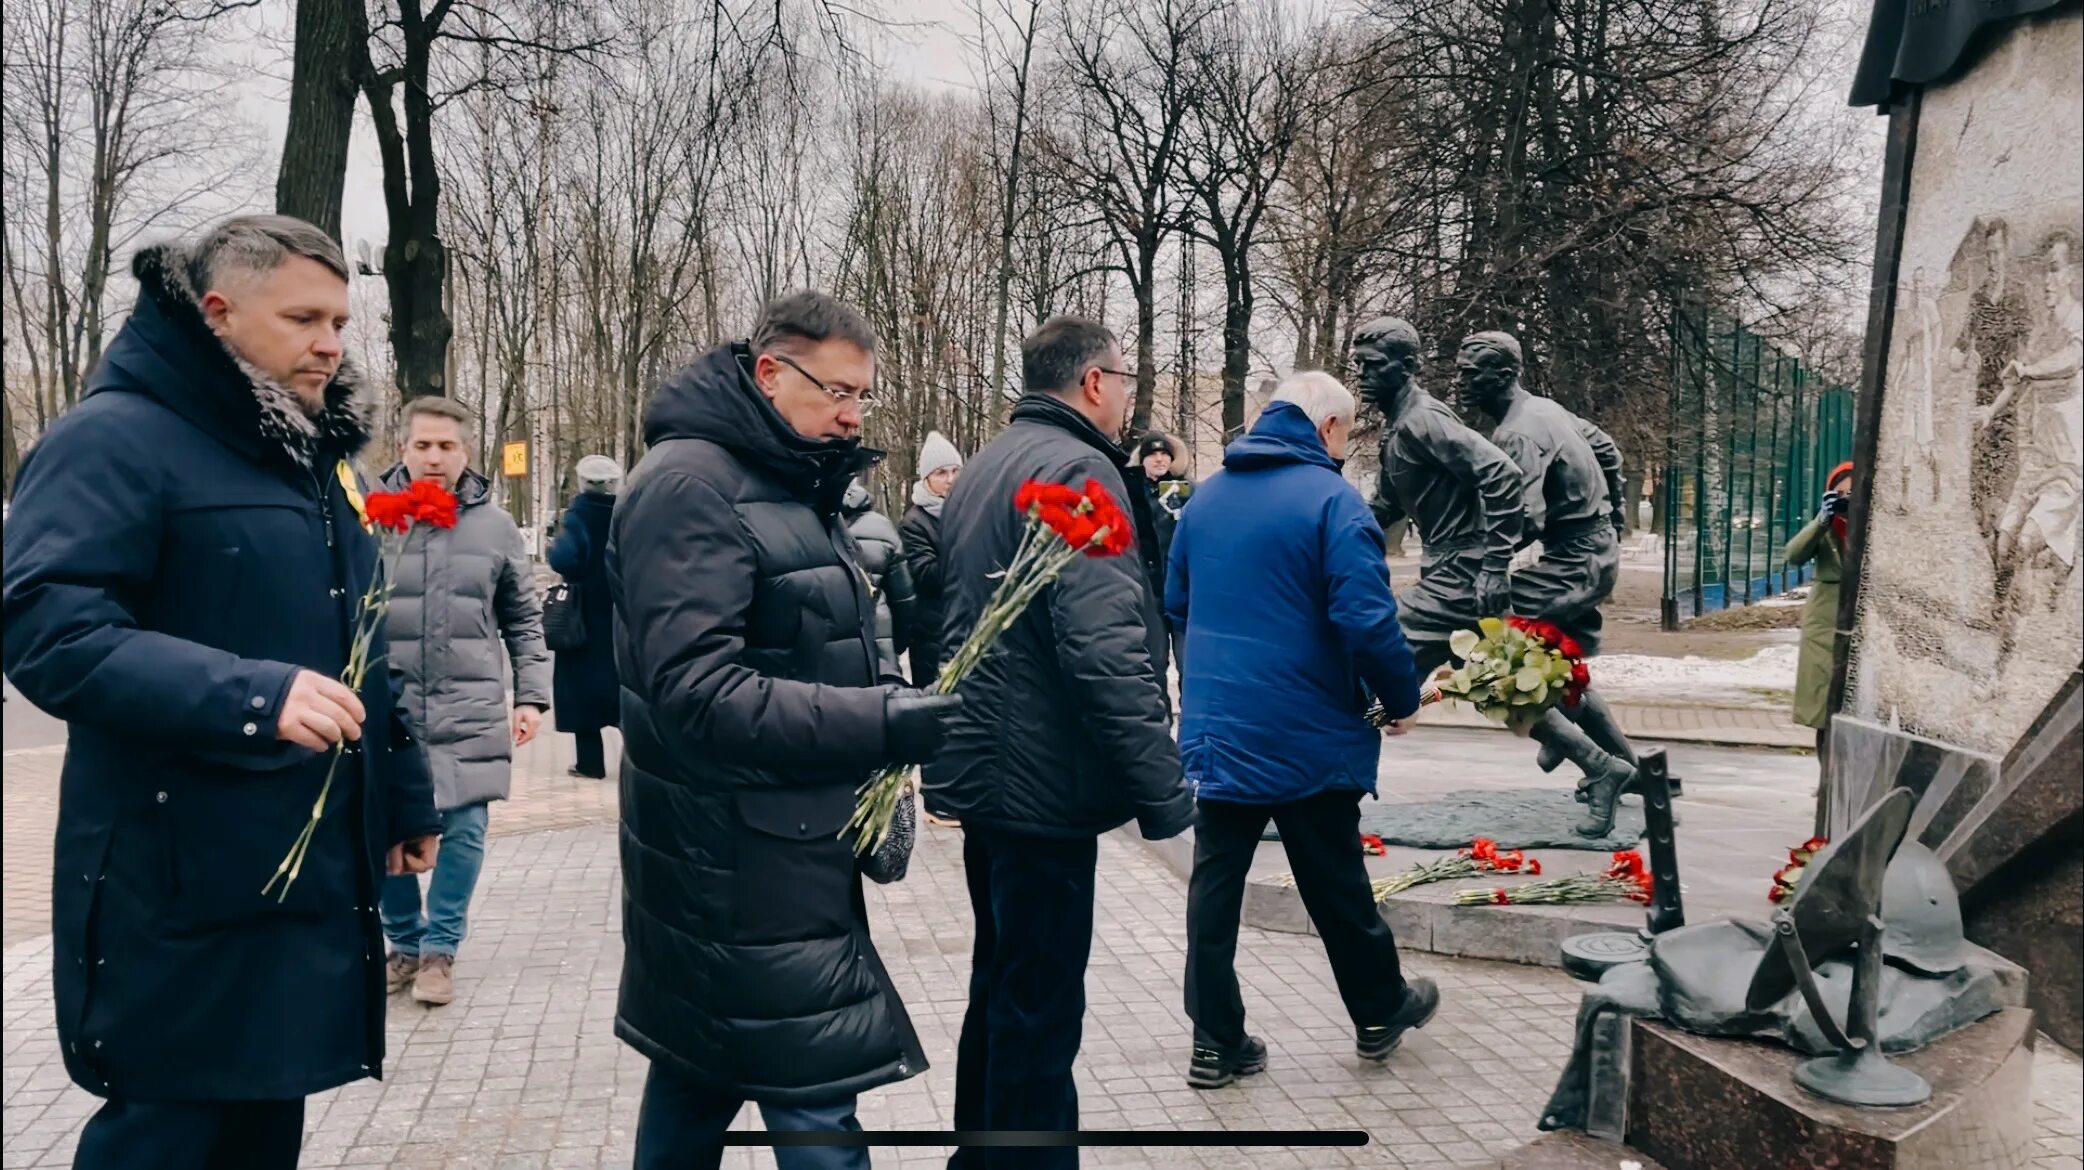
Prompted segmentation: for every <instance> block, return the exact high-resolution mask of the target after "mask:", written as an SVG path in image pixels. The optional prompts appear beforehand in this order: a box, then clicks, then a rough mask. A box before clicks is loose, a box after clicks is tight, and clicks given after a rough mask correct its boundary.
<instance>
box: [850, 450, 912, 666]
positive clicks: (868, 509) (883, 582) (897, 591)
mask: <svg viewBox="0 0 2084 1170" xmlns="http://www.w3.org/2000/svg"><path fill="white" fill-rule="evenodd" d="M840 514H841V515H843V516H845V517H846V520H847V532H848V533H849V534H850V535H852V536H853V538H854V554H855V556H856V557H857V558H859V560H860V562H861V571H862V572H863V573H864V574H866V575H867V576H868V585H869V589H870V591H871V592H873V593H874V595H875V599H876V654H877V660H878V668H879V669H880V670H881V672H882V675H883V677H884V678H888V679H902V678H903V677H904V664H903V662H902V661H901V660H900V659H899V657H898V655H900V654H903V653H904V652H905V648H906V647H908V646H910V645H911V644H912V639H913V637H914V636H915V631H914V628H913V627H914V626H916V625H917V624H918V621H919V616H918V598H917V597H916V596H915V595H914V591H913V589H912V568H911V565H910V564H909V563H907V562H906V560H905V544H904V538H902V537H900V536H898V534H897V525H895V524H892V523H891V522H890V517H888V516H885V515H883V514H882V513H881V512H878V511H876V509H875V500H874V497H872V496H870V495H869V494H868V488H867V487H865V486H863V484H862V483H861V481H860V480H858V479H857V480H855V481H854V483H853V486H851V487H849V488H848V489H847V495H846V499H845V500H844V501H842V502H841V504H840Z"/></svg>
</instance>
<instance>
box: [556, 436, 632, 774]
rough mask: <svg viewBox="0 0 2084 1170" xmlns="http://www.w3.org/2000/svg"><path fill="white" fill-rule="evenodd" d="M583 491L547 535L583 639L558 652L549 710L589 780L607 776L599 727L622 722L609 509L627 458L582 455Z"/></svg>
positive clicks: (576, 769) (575, 767)
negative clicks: (574, 596) (573, 599)
mask: <svg viewBox="0 0 2084 1170" xmlns="http://www.w3.org/2000/svg"><path fill="white" fill-rule="evenodd" d="M578 473H579V488H580V490H579V494H578V495H577V496H574V497H573V498H572V504H571V507H569V508H567V509H566V510H565V513H564V520H563V522H562V523H560V524H559V525H558V528H557V539H556V540H554V541H551V542H550V558H549V559H550V568H551V569H552V570H554V571H555V572H556V573H557V575H558V576H560V577H563V578H564V579H565V582H566V583H567V584H569V585H572V586H574V587H575V588H576V589H577V590H578V593H579V611H580V614H581V615H582V616H583V617H584V619H585V623H586V644H585V645H584V646H582V647H580V648H579V649H577V650H560V651H558V652H557V663H556V667H555V677H554V679H553V680H552V687H551V691H552V694H551V705H550V710H551V712H552V713H553V714H555V715H556V716H557V730H559V731H562V732H567V733H569V734H570V735H571V736H572V738H573V739H574V740H575V741H576V745H577V749H578V751H577V756H578V758H577V760H576V762H575V763H574V764H573V766H572V770H571V774H572V775H574V776H583V777H586V778H587V779H590V780H604V779H606V778H607V776H608V756H607V751H606V748H605V746H604V745H603V744H602V742H601V729H602V728H605V727H619V726H620V725H621V722H622V720H621V718H620V715H619V711H620V708H621V694H620V690H619V687H618V684H617V682H616V680H615V606H614V602H613V600H612V599H611V598H610V597H609V596H608V571H607V563H608V516H609V514H610V513H611V512H613V511H614V510H615V493H616V492H618V491H620V490H621V489H622V465H621V464H618V463H616V462H615V461H614V460H613V459H610V458H608V457H607V456H606V455H588V456H587V457H586V458H584V459H581V460H580V461H579V468H578Z"/></svg>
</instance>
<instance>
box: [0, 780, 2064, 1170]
mask: <svg viewBox="0 0 2084 1170" xmlns="http://www.w3.org/2000/svg"><path fill="white" fill-rule="evenodd" d="M563 754H566V753H565V752H564V751H563V750H562V745H560V744H559V743H556V742H554V741H553V742H550V743H546V744H545V745H544V747H543V748H542V749H541V750H540V751H532V752H530V753H526V754H525V758H524V760H523V761H522V762H523V764H524V765H525V766H527V767H529V768H530V769H531V770H535V771H537V772H538V774H537V775H535V776H532V777H531V776H523V777H520V778H518V779H517V784H516V796H517V799H516V800H515V801H513V802H510V803H509V804H506V805H502V806H499V807H498V808H497V809H496V810H495V813H494V819H493V824H494V829H495V835H496V836H497V837H498V839H497V840H495V841H494V842H493V844H492V845H491V847H490V850H489V856H488V857H487V862H486V867H485V872H484V877H483V880H482V884H481V886H480V888H479V894H478V900H477V903H476V906H475V908H474V911H473V914H472V920H471V935H470V938H469V940H468V942H466V944H465V947H464V955H463V959H462V960H461V962H459V964H458V966H457V980H458V989H459V993H460V995H459V998H458V1000H457V1002H456V1003H455V1004H453V1005H451V1006H449V1007H445V1008H440V1009H434V1010H427V1009H423V1008H420V1007H417V1006H416V1005H414V1004H412V1003H411V1002H410V1001H409V1000H406V999H404V998H398V999H394V1000H393V1001H392V1013H391V1018H390V1037H391V1039H390V1050H389V1052H390V1054H389V1059H388V1064H389V1066H390V1069H391V1073H392V1076H391V1079H390V1080H389V1081H387V1082H384V1083H381V1084H379V1083H377V1082H371V1081H364V1082H361V1083H358V1084H355V1085H351V1086H348V1087H346V1088H344V1089H341V1090H339V1091H336V1092H334V1093H330V1094H326V1095H325V1096H323V1097H319V1098H315V1099H314V1100H313V1102H312V1107H311V1110H310V1115H309V1126H310V1133H309V1137H308V1140H307V1144H306V1152H305V1159H304V1165H305V1166H307V1167H314V1168H317V1167H335V1166H395V1167H398V1168H400V1170H432V1168H436V1167H453V1168H456V1170H473V1168H481V1170H508V1168H516V1170H518V1168H522V1167H576V1166H587V1167H594V1166H599V1167H608V1166H627V1165H628V1164H629V1156H630V1154H629V1151H630V1143H631V1136H632V1132H633V1129H634V1124H635V1113H636V1104H637V1098H638V1094H639V1092H640V1090H641V1087H642V1083H643V1074H644V1064H643V1061H642V1060H641V1059H639V1058H637V1057H636V1056H635V1055H634V1054H633V1053H631V1052H630V1051H629V1050H628V1049H627V1048H626V1047H625V1046H623V1045H622V1044H621V1043H620V1042H618V1041H616V1040H615V1038H614V1035H613V1032H612V1022H613V1013H614V998H615V986H616V981H617V978H618V976H619V974H620V967H621V949H622V944H621V934H620V910H619V901H618V900H619V894H620V886H619V880H618V874H617V868H616V857H615V839H614V830H613V827H612V819H613V815H614V814H613V806H614V799H615V798H614V792H613V787H612V785H609V784H603V783H601V782H597V781H578V780H569V779H566V778H564V777H563V776H562V775H561V771H562V767H563V764H564V760H563V759H562V758H561V756H562V755H563ZM56 759H57V757H56V756H55V755H51V756H49V757H45V756H41V755H11V756H9V757H8V758H7V760H6V781H5V784H4V785H0V787H4V789H5V792H6V799H7V804H6V829H7V840H6V845H7V848H6V855H7V873H6V881H7V905H8V931H9V936H8V937H9V945H8V947H7V950H6V954H5V961H4V973H0V974H4V997H0V1002H4V1011H0V1029H4V1047H0V1095H4V1109H0V1139H4V1151H0V1163H4V1165H5V1166H6V1167H9V1168H12V1167H23V1168H27V1167H34V1166H64V1165H67V1164H69V1158H70V1151H71V1148H72V1145H73V1142H74V1141H75V1139H76V1135H77V1132H78V1128H79V1126H80V1124H81V1122H82V1121H83V1120H84V1119H85V1117H86V1116H87V1115H88V1113H89V1112H91V1110H92V1109H93V1107H94V1104H95V1102H94V1100H93V1098H91V1097H89V1096H87V1095H86V1094H85V1093H83V1092H81V1091H79V1090H78V1089H75V1088H73V1087H71V1086H70V1084H69V1082H68V1081H67V1080H66V1077H65V1073H64V1069H63V1066H62V1065H61V1064H60V1062H59V1060H58V1054H57V1046H56V1043H55V1040H54V1037H53V1035H52V1024H51V1012H52V1008H51V1002H50V976H49V967H50V954H49V940H48V936H47V935H45V936H43V937H30V938H29V939H28V941H19V942H18V941H16V931H17V930H18V929H20V930H23V931H31V930H35V929H36V928H35V924H34V921H32V920H31V917H30V915H29V913H28V911H27V910H24V911H22V916H21V917H20V918H18V917H17V906H16V901H17V884H18V878H20V877H23V876H24V875H26V874H27V873H28V871H29V870H30V869H31V868H33V866H32V865H31V864H30V863H29V862H27V861H21V860H19V859H18V856H17V855H18V854H20V853H22V852H24V851H25V850H24V849H23V848H19V847H18V839H19V838H21V837H24V836H27V837H30V838H32V839H40V840H41V841H42V846H41V850H42V859H41V861H40V862H37V863H36V864H40V865H41V866H42V867H43V872H42V873H41V874H40V875H38V876H37V878H36V880H37V882H38V883H39V884H38V887H37V890H38V893H37V897H38V898H39V899H42V898H45V897H46V895H44V894H43V893H42V890H44V889H47V887H48V880H49V873H48V866H49V843H48V838H49V833H48V826H49V819H48V813H47V812H46V813H45V814H44V815H45V819H44V821H43V822H42V823H41V824H40V825H36V824H29V823H27V820H26V819H25V820H24V821H22V822H18V821H17V815H18V813H20V814H21V815H22V816H23V817H25V818H29V817H33V816H34V815H36V812H37V810H38V809H48V808H50V807H53V806H54V802H55V797H54V796H53V795H46V796H44V797H41V798H39V797H37V796H36V794H35V791H34V790H35V789H38V788H42V787H49V788H52V789H54V787H55V786H54V784H51V783H49V781H47V780H46V781H45V782H44V783H42V784H39V783H37V782H36V778H37V777H42V776H46V775H48V776H51V777H54V776H55V764H56ZM549 771H554V772H555V773H556V774H555V775H553V776H552V777H549V778H545V777H544V776H542V775H541V774H540V773H541V772H549ZM545 826H568V827H558V828H548V827H545ZM21 844H22V845H31V844H33V840H32V841H24V842H21ZM1100 857H1101V862H1100V864H1101V889H1100V912H1099V917H1098V931H1097V938H1096V940H1095V944H1094V948H1093V957H1092V967H1091V974H1090V977H1089V980H1088V991H1089V995H1090V1007H1089V1011H1088V1015H1087V1020H1086V1031H1085V1045H1084V1050H1083V1053H1082V1055H1081V1058H1080V1064H1079V1088H1080V1094H1081V1097H1082V1101H1083V1108H1082V1119H1083V1122H1084V1124H1085V1125H1087V1126H1089V1127H1092V1128H1137V1127H1178V1128H1207V1129H1285V1128H1362V1129H1366V1130H1367V1131H1368V1132H1369V1133H1370V1134H1371V1135H1372V1143H1373V1144H1371V1145H1370V1146H1368V1147H1366V1148H1364V1149H1359V1150H1351V1151H1342V1150H1324V1149H1317V1150H1301V1151H1262V1150H1255V1151H1240V1150H1231V1149H1222V1150H1208V1151H1168V1150H1111V1151H1110V1150H1094V1151H1088V1153H1087V1155H1086V1164H1088V1165H1096V1166H1167V1167H1169V1166H1235V1167H1252V1168H1253V1170H1261V1168H1275V1167H1299V1168H1316V1167H1326V1166H1333V1165H1341V1164H1350V1165H1365V1166H1382V1167H1396V1166H1425V1167H1438V1168H1445V1167H1454V1166H1464V1165H1469V1164H1471V1163H1476V1162H1480V1161H1483V1160H1484V1159H1485V1158H1486V1156H1495V1155H1498V1154H1501V1153H1508V1152H1510V1151H1511V1150H1512V1149H1514V1148H1515V1147H1517V1146H1518V1145H1519V1144H1520V1143H1522V1142H1525V1141H1527V1140H1529V1139H1531V1138H1532V1137H1533V1136H1534V1128H1533V1126H1534V1119H1535V1114H1536V1112H1537V1111H1538V1110H1539V1108H1540V1106H1541V1104H1542V1102H1543V1101H1545V1100H1546V1098H1547V1095H1548V1092H1549V1090H1550V1088H1551V1087H1552V1086H1553V1083H1554V1078H1555V1075H1556V1070H1557V1069H1558V1068H1559V1067H1560V1065H1561V1063H1562V1061H1563V1059H1564V1057H1565V1055H1566V1052H1567V1049H1568V1045H1569V1030H1570V1021H1571V1017H1572V1014H1573V1011H1574V1009H1575V1005H1576V1003H1577V998H1578V988H1577V985H1575V984H1574V983H1572V982H1571V981H1570V980H1569V979H1568V978H1566V977H1565V976H1563V975H1562V974H1561V973H1559V972H1556V971H1551V970H1542V969H1536V968H1528V967H1518V966H1512V965H1507V964H1498V963H1481V962H1472V961H1466V960H1455V959H1443V958H1438V957H1434V956H1430V955H1413V956H1411V957H1410V958H1409V959H1408V960H1407V965H1408V968H1409V969H1410V970H1412V971H1413V972H1415V973H1420V974H1426V975H1431V976H1432V977H1434V978H1435V979H1437V980H1439V981H1440V984H1441V986H1442V988H1443V989H1444V991H1445V1003H1444V1004H1443V1006H1442V1008H1441V1012H1440V1015H1439V1016H1438V1018H1436V1019H1435V1020H1434V1022H1433V1023H1432V1025H1431V1026H1429V1027H1428V1028H1427V1029H1425V1030H1424V1031H1422V1032H1419V1033H1416V1034H1414V1035H1413V1036H1412V1037H1411V1038H1410V1039H1409V1040H1407V1041H1406V1043H1405V1045H1404V1048H1403V1050H1402V1051H1401V1052H1399V1053H1398V1055H1397V1056H1396V1057H1395V1058H1393V1059H1392V1060H1391V1061H1390V1063H1389V1064H1388V1066H1387V1067H1374V1066H1367V1067H1363V1066H1361V1065H1360V1064H1359V1063H1358V1062H1357V1061H1355V1060H1354V1058H1353V1056H1352V1053H1351V1044H1352V1041H1351V1037H1350V1033H1349V1030H1348V1025H1347V1022H1346V1021H1345V1020H1344V1019H1343V1018H1342V1015H1341V1013H1340V1012H1339V1010H1338V1006H1337V1005H1338V997H1337V994H1336V992H1335V990H1334V988H1333V986H1332V983H1331V976H1330V971H1329V968H1328V967H1327V966H1326V964H1325V962H1324V957H1323V953H1322V950H1321V947H1320V944H1319V943H1318V942H1317V940H1316V939H1314V938H1312V937H1310V936H1306V935H1289V934H1275V933H1265V932H1259V931H1254V930H1250V929H1247V930H1246V931H1245V932H1244V935H1243V939H1242V943H1241V952H1240V958H1239V975H1240V977H1241V980H1242V982H1243V984H1244V988H1245V1000H1246V1005H1247V1009H1248V1011H1249V1012H1250V1013H1251V1026H1252V1028H1253V1030H1254V1031H1255V1032H1258V1033H1259V1034H1261V1035H1263V1036H1264V1037H1265V1038H1266V1039H1267V1041H1268V1043H1269V1045H1270V1046H1271V1048H1272V1053H1273V1063H1272V1067H1271V1068H1270V1069H1269V1070H1268V1072H1267V1073H1265V1074H1264V1075H1262V1076H1259V1077H1255V1078H1252V1079H1250V1080H1248V1081H1246V1082H1243V1083H1241V1084H1240V1085H1238V1086H1234V1087H1232V1088H1229V1089H1224V1090H1220V1091H1217V1092H1214V1093H1197V1092H1195V1091H1193V1090H1190V1089H1188V1088H1187V1087H1186V1086H1185V1084H1184V1081H1183V1077H1182V1074H1183V1072H1184V1058H1185V1044H1186V1040H1187V1036H1188V1028H1187V1023H1186V1020H1185V1017H1184V1013H1183V1011H1182V1009H1181V1006H1180V995H1181V993H1180V980H1181V965H1182V960H1183V955H1184V948H1185V938H1184V934H1185V929H1184V920H1183V916H1184V904H1185V895H1184V892H1183V890H1182V889H1181V887H1180V885H1179V882H1178V880H1177V879H1176V878H1174V877H1173V876H1172V875H1171V874H1170V873H1169V871H1167V870H1165V869H1163V868H1162V867H1161V866H1160V865H1159V864H1158V863H1156V862H1155V861H1154V860H1153V857H1152V855H1151V854H1150V853H1149V852H1147V851H1146V850H1144V849H1142V848H1140V847H1138V846H1137V845H1135V844H1133V843H1131V842H1128V841H1126V840H1123V839H1120V838H1109V839H1107V840H1106V841H1104V842H1103V843H1102V848H1101V854H1100ZM18 866H21V867H22V868H20V869H18V868H17V867H18ZM869 901H870V907H871V912H872V915H873V917H874V929H875V934H876V938H877V940H878V944H879V946H880V947H881V948H882V950H883V954H884V957H885V959H886V960H887V962H888V964H889V966H890V968H891V972H892V975H893V977H894V978H895V979H896V980H897V982H898V986H899V988H900V990H901V991H902V993H903V995H904V998H905V1001H906V1003H907V1004H908V1005H909V1006H910V1008H911V1011H912V1014H913V1018H914V1020H915V1022H916V1023H917V1024H918V1027H919V1031H920V1034H921V1038H922V1040H923V1041H924V1043H925V1045H926V1050H927V1052H928V1054H929V1056H930V1057H931V1058H932V1059H933V1060H934V1062H935V1064H934V1066H933V1067H932V1068H931V1069H930V1070H929V1071H928V1072H927V1073H926V1074H925V1075H924V1076H921V1077H918V1078H915V1079H913V1080H911V1081H907V1082H904V1083H902V1084H900V1085H896V1086H892V1087H890V1088H887V1089H883V1090H879V1091H877V1092H874V1093H870V1094H868V1095H867V1096H866V1097H864V1098H863V1101H862V1110H861V1114H862V1121H863V1123H864V1124H865V1125H866V1126H868V1127H869V1128H871V1129H877V1128H941V1127H945V1126H946V1125H947V1124H948V1123H949V1121H950V1117H951V1113H952V1096H953V1078H954V1048H955V1036H956V1032H957V1030H958V1029H959V1027H960V1023H961V1018H962V1012H963V1008H964V997H965V988H966V982H967V978H968V966H969V963H968V955H969V946H970V931H969V914H968V909H967V899H966V895H965V893H964V888H963V882H962V872H961V862H960V852H959V848H958V838H957V836H956V834H955V833H953V832H951V831H944V830H933V831H930V832H929V833H928V834H927V836H926V837H925V839H924V841H923V843H922V845H921V847H920V852H919V854H918V856H917V858H916V859H915V861H914V863H913V867H912V874H911V876H910V877H909V878H908V879H907V880H906V881H905V882H904V883H902V884H901V885H898V886H896V887H892V888H889V889H874V890H872V892H871V894H870V899H869ZM42 913H44V914H46V915H47V910H46V911H43V912H42ZM46 929H47V928H46ZM2035 1080H2036V1083H2035V1088H2036V1098H2037V1101H2038V1103H2039V1107H2038V1109H2037V1114H2038V1124H2037V1127H2036V1128H2037V1131H2038V1133H2037V1136H2038V1138H2039V1146H2040V1149H2041V1151H2042V1155H2043V1156H2042V1158H2041V1160H2040V1161H2039V1163H2038V1164H2037V1170H2056V1168H2058V1167H2074V1166H2077V1165H2079V1152H2080V1145H2079V1141H2080V1137H2079V1134H2080V1130H2079V1123H2078V1115H2079V1105H2078V1092H2079V1087H2080V1077H2079V1072H2078V1064H2077V1062H2076V1061H2075V1059H2074V1058H2071V1057H2068V1056H2067V1055H2066V1054H2063V1053H2061V1052H2060V1051H2059V1050H2058V1049H2056V1048H2055V1047H2054V1046H2053V1045H2052V1044H2048V1043H2046V1042H2043V1044H2042V1048H2041V1055H2040V1057H2039V1060H2038V1063H2037V1066H2036V1074H2035ZM750 1116H751V1114H750V1112H749V1113H748V1114H747V1115H746V1116H745V1117H742V1118H741V1119H740V1125H741V1127H743V1126H747V1125H749V1124H750ZM945 1153H946V1151H932V1150H905V1151H898V1150H881V1151H878V1152H877V1164H878V1165H880V1166H886V1167H887V1166H897V1165H903V1166H927V1165H938V1164H939V1163H940V1160H941V1159H942V1158H943V1157H944V1156H945ZM772 1164H773V1162H772V1159H771V1158H770V1157H769V1156H768V1155H767V1154H765V1153H764V1152H761V1153H759V1154H753V1153H750V1152H744V1151H740V1152H735V1153H734V1154H733V1155H732V1156H731V1157H727V1158H726V1160H725V1165H727V1166H733V1167H754V1166H763V1167H764V1166H771V1165H772Z"/></svg>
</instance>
